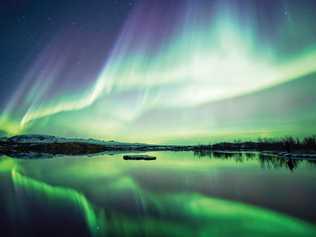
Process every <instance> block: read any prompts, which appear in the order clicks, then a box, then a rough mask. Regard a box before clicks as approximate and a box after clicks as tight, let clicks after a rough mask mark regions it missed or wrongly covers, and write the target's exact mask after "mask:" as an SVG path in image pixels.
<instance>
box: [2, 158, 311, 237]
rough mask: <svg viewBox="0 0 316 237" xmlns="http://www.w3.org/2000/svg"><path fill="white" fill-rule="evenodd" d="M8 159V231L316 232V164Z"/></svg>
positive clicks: (10, 233) (55, 233)
mask: <svg viewBox="0 0 316 237" xmlns="http://www.w3.org/2000/svg"><path fill="white" fill-rule="evenodd" d="M149 154H151V155H155V156H157V160H155V161H126V160H123V159H122V154H117V155H97V156H87V157H58V158H52V159H36V160H29V159H28V160H27V159H12V158H9V157H1V158H0V190H1V193H0V236H137V237H139V236H157V237H162V236H181V237H183V236H233V235H235V236H313V237H314V236H316V199H315V198H316V165H315V163H313V162H308V161H291V162H287V161H284V160H279V159H276V158H271V157H270V158H268V157H266V158H262V157H261V156H260V155H259V154H229V153H228V154H221V153H219V154H199V155H198V154H193V153H192V152H156V153H155V152H153V153H149Z"/></svg>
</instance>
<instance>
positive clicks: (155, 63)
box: [0, 1, 316, 143]
mask: <svg viewBox="0 0 316 237" xmlns="http://www.w3.org/2000/svg"><path fill="white" fill-rule="evenodd" d="M282 6H286V9H287V10H286V14H283V13H282V14H278V15H277V17H274V18H273V19H272V23H267V21H268V19H266V18H267V16H266V17H265V18H264V19H262V17H261V15H260V14H261V12H260V11H259V10H258V9H257V8H256V5H255V3H247V4H246V6H244V9H243V8H240V6H239V5H238V4H237V3H236V4H233V3H229V2H228V1H214V3H209V2H207V1H185V2H181V3H178V4H176V7H175V9H172V12H166V14H165V16H164V19H163V20H162V15H161V14H162V12H163V10H164V7H165V6H164V4H162V3H161V5H160V4H158V3H157V4H153V6H150V4H149V3H146V1H144V2H140V3H139V4H138V5H136V6H135V7H134V8H133V9H132V10H131V12H130V13H129V14H128V16H127V17H126V21H125V24H123V26H122V27H121V30H120V34H119V35H118V37H117V39H116V41H115V42H113V45H112V50H111V51H110V52H104V54H105V55H106V56H104V58H105V59H104V63H103V65H102V67H100V69H99V70H97V72H96V73H95V76H91V77H90V78H86V77H85V78H84V81H85V82H81V80H83V79H82V78H81V79H80V72H81V70H84V66H83V65H80V66H77V67H75V66H73V65H72V66H69V71H67V72H68V73H67V74H66V75H64V74H63V73H64V71H65V70H66V69H67V60H68V59H69V58H72V53H73V52H72V50H75V49H72V48H71V47H70V46H71V44H72V43H73V42H72V41H71V40H63V39H64V38H67V37H69V34H68V33H67V31H66V30H65V32H64V33H63V34H60V35H55V37H54V38H53V39H52V41H51V45H52V46H50V47H47V48H43V49H42V51H41V52H40V53H39V54H38V56H37V58H36V60H34V62H33V63H32V64H31V66H30V68H29V69H28V70H27V71H26V73H25V76H24V78H22V80H21V83H19V84H18V85H17V87H16V91H15V92H13V93H12V96H11V99H10V101H9V102H8V103H7V104H6V105H5V107H4V109H3V110H2V112H1V116H0V130H2V131H3V133H4V134H7V135H14V134H21V133H42V134H51V135H60V136H79V137H94V138H100V139H116V140H125V141H140V142H157V143H185V142H191V143H192V142H193V143H198V142H205V141H209V140H211V139H215V140H216V139H222V138H225V139H232V138H254V137H255V138H257V137H263V136H269V137H278V136H283V135H294V136H298V137H302V136H306V135H311V134H313V133H315V132H316V127H315V126H314V125H313V123H312V122H313V121H315V119H316V111H315V106H313V105H312V103H311V102H312V101H315V95H314V93H313V92H311V91H310V90H308V89H310V88H309V87H306V84H308V85H315V73H316V63H315V62H316V43H315V40H313V39H314V38H315V35H316V33H315V30H313V29H314V27H313V25H314V22H315V16H314V15H313V14H312V13H310V12H309V11H308V4H307V5H306V4H305V5H302V6H301V7H298V6H297V4H296V3H294V2H292V1H284V4H283V5H282ZM144 9H146V11H144ZM282 9H284V8H282ZM170 11H171V10H170ZM144 22H146V24H145V23H144ZM157 22H160V24H161V25H159V26H158V27H157V26H156V25H157ZM140 28H141V30H140ZM307 29H309V30H307ZM140 32H141V34H140ZM76 40H77V39H76ZM78 40H79V39H78ZM99 40H100V41H102V39H99ZM64 46H65V47H66V46H69V48H70V49H69V50H68V51H66V52H65V54H59V53H58V52H59V51H60V49H61V48H62V47H64ZM101 48H102V46H101V44H100V49H101ZM67 49H68V48H67ZM67 70H68V69H67ZM81 74H82V73H81ZM63 78H64V79H63ZM306 78H307V79H306ZM63 80H64V81H63ZM291 83H292V84H293V85H295V88H296V90H295V91H293V89H292V88H291V86H290V85H289V84H291ZM52 88H54V89H52ZM283 88H284V89H283ZM275 90H281V91H282V92H281V94H280V93H279V91H276V92H275V93H273V92H274V91H275ZM270 91H271V92H270ZM257 95H261V96H260V97H258V96H257ZM256 99H257V100H256ZM240 100H243V101H244V102H243V104H242V105H241V106H240V104H239V101H240ZM253 100H256V102H257V106H256V104H254V103H252V101H253ZM227 101H228V102H227ZM262 102H267V103H269V104H271V105H272V107H273V104H274V103H280V102H282V103H281V104H280V107H279V108H278V111H275V109H274V108H273V110H272V111H271V109H270V110H269V108H268V109H267V110H264V108H262V107H260V103H262ZM227 103H228V104H231V106H227ZM249 104H250V105H249ZM197 114H198V116H197ZM239 114H244V116H243V117H242V118H241V119H238V115H239ZM261 114H263V115H261ZM232 115H233V116H232ZM234 115H237V118H235V117H234ZM302 126H303V127H304V129H302Z"/></svg>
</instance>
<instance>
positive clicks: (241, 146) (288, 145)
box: [0, 135, 316, 159]
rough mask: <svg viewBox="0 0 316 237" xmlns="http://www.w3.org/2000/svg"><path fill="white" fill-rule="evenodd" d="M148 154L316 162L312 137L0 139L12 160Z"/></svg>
mask: <svg viewBox="0 0 316 237" xmlns="http://www.w3.org/2000/svg"><path fill="white" fill-rule="evenodd" d="M149 151H194V152H196V153H201V154H203V152H204V153H205V152H206V153H207V152H210V151H211V152H223V151H224V152H226V153H227V152H238V151H244V152H245V151H257V152H261V153H262V154H266V155H273V156H281V157H288V158H300V159H301V158H305V159H316V136H312V137H307V138H304V139H302V140H299V139H295V138H292V137H287V138H283V139H280V140H273V139H260V140H258V141H248V142H241V141H236V142H222V143H216V144H210V145H192V146H181V145H151V144H142V143H123V142H116V141H99V140H94V139H78V138H73V139H72V138H61V137H55V136H45V135H19V136H14V137H10V138H0V154H3V155H8V156H11V157H15V158H30V157H31V158H41V157H46V158H49V157H50V156H51V157H53V156H55V155H88V154H96V153H104V152H107V153H118V152H122V153H127V152H149Z"/></svg>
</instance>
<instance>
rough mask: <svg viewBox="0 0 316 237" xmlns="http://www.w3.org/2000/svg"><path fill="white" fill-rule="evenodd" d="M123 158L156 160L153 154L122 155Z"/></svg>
mask: <svg viewBox="0 0 316 237" xmlns="http://www.w3.org/2000/svg"><path fill="white" fill-rule="evenodd" d="M123 159H124V160H156V157H155V156H149V155H124V156H123Z"/></svg>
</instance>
